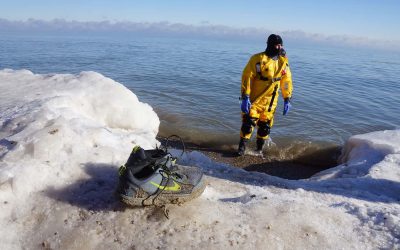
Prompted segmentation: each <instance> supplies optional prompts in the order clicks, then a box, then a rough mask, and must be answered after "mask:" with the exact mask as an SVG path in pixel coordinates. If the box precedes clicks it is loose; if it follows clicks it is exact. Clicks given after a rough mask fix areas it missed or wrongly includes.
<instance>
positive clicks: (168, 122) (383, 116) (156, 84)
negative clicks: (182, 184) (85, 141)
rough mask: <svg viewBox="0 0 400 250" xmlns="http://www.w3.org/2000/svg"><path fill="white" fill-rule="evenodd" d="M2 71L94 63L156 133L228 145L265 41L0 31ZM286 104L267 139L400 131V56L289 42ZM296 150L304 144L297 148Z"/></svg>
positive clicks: (299, 140) (337, 140)
mask: <svg viewBox="0 0 400 250" xmlns="http://www.w3.org/2000/svg"><path fill="white" fill-rule="evenodd" d="M0 44H1V46H0V54H1V58H0V68H12V69H22V68H24V69H29V70H32V71H33V72H34V73H79V72H80V71H87V70H94V71H97V72H100V73H102V74H104V75H106V76H108V77H110V78H112V79H114V80H116V81H118V82H121V83H123V84H124V85H125V86H127V87H128V88H130V89H131V90H132V91H133V92H134V93H135V94H136V95H137V96H138V97H139V99H140V100H141V101H144V102H147V103H149V104H150V105H151V106H153V108H154V109H155V110H156V112H157V113H158V115H159V117H160V120H161V128H160V133H161V134H162V135H168V134H178V135H180V136H182V137H183V138H185V139H186V140H191V141H192V142H196V143H205V144H207V143H208V144H214V145H220V146H221V145H234V144H236V143H237V141H238V137H239V129H240V106H239V101H238V97H239V94H240V80H241V73H242V70H243V67H244V66H245V64H246V63H247V60H248V59H249V57H250V56H251V54H254V53H257V52H260V51H262V50H264V45H265V43H264V41H257V42H234V41H217V40H200V39H197V40H194V39H171V38H149V37H147V38H138V37H124V38H120V39H116V38H100V37H98V38H93V37H92V38H83V37H78V36H74V37H66V36H65V37H54V36H53V37H52V36H40V37H39V36H34V37H32V36H31V37H29V36H9V35H8V36H2V37H0ZM286 50H287V52H288V55H289V60H290V65H291V70H292V73H293V81H294V95H293V109H292V110H291V111H290V112H289V115H288V116H285V117H283V116H282V115H281V113H282V107H281V106H282V100H281V98H280V103H279V105H278V110H277V112H276V115H275V125H274V128H273V129H272V134H271V136H272V138H273V140H274V142H276V143H277V144H278V145H283V146H284V145H292V146H293V145H295V144H296V145H303V146H304V147H307V145H309V144H310V143H314V144H315V143H317V144H318V143H319V144H320V145H323V144H334V145H340V144H342V143H343V142H344V141H345V140H346V139H347V138H348V137H349V136H351V135H353V134H360V133H366V132H371V131H376V130H383V129H394V128H399V124H400V118H399V115H398V113H399V108H398V101H399V100H400V91H399V87H398V86H399V85H398V84H399V80H400V77H399V72H400V56H399V54H398V53H389V52H382V51H372V50H371V51H368V50H355V49H354V48H352V49H349V48H348V49H346V48H333V47H321V46H318V47H316V46H311V45H310V46H308V47H305V46H303V47H301V46H296V44H289V45H287V46H286ZM300 148H301V147H300Z"/></svg>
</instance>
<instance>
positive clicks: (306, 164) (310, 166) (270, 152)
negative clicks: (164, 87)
mask: <svg viewBox="0 0 400 250" xmlns="http://www.w3.org/2000/svg"><path fill="white" fill-rule="evenodd" d="M157 139H158V140H159V141H160V142H161V143H165V138H163V137H159V138H157ZM253 144H254V142H250V143H249V145H248V149H249V151H250V153H249V154H246V155H244V156H240V157H238V156H237V155H236V150H237V145H229V146H227V145H226V144H225V145H222V146H221V144H220V143H215V142H214V143H210V144H207V143H202V144H201V145H199V144H196V143H191V142H187V141H185V146H186V150H188V151H193V150H196V151H200V152H202V153H204V154H205V155H207V156H208V157H209V158H211V159H212V160H214V161H215V162H220V163H226V164H229V165H231V166H235V167H238V168H242V169H245V170H247V171H257V172H262V173H266V174H268V175H272V176H277V177H280V178H284V179H290V180H299V179H307V178H310V177H311V176H313V175H315V174H316V173H319V172H321V171H323V170H326V169H329V168H332V167H336V166H337V165H338V158H339V156H340V153H341V149H342V148H341V146H338V145H334V144H328V143H322V142H321V143H310V142H287V143H286V145H278V146H276V145H275V146H271V147H268V148H266V149H265V150H264V152H263V153H264V158H262V157H260V156H255V155H254V154H252V153H251V149H252V148H253V147H255V145H253ZM169 145H170V146H171V147H172V148H178V149H180V148H181V143H180V142H179V141H174V140H172V141H170V142H169Z"/></svg>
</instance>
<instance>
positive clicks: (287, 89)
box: [240, 52, 293, 139]
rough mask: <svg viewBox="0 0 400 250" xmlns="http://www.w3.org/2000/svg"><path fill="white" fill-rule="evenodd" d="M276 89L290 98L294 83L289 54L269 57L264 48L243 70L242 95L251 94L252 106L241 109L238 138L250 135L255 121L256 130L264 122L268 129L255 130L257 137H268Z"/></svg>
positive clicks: (276, 94) (263, 124) (262, 125)
mask: <svg viewBox="0 0 400 250" xmlns="http://www.w3.org/2000/svg"><path fill="white" fill-rule="evenodd" d="M279 89H281V91H282V97H283V98H284V99H285V98H291V96H292V90H293V85H292V74H291V72H290V68H289V62H288V58H287V57H286V56H277V57H274V58H269V57H268V56H267V55H266V54H265V52H262V53H258V54H255V55H253V56H252V57H251V58H250V60H249V62H248V63H247V65H246V67H245V68H244V70H243V74H242V88H241V93H242V96H244V95H248V96H250V102H251V109H250V112H249V115H247V114H244V113H242V117H243V125H242V129H241V131H240V137H241V138H245V139H250V137H251V134H252V132H253V127H254V125H255V124H257V125H258V127H259V128H258V130H260V129H261V127H265V125H267V127H268V131H265V128H263V129H261V130H263V131H258V132H257V137H258V138H262V139H267V138H268V134H269V128H271V127H272V125H273V121H274V113H275V109H276V106H277V103H278V94H279ZM249 123H250V124H252V125H249ZM246 124H247V126H246Z"/></svg>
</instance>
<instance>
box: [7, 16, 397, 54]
mask: <svg viewBox="0 0 400 250" xmlns="http://www.w3.org/2000/svg"><path fill="white" fill-rule="evenodd" d="M0 31H9V32H10V31H42V32H46V31H47V32H60V31H70V32H74V31H75V32H128V33H129V32H132V33H133V32H144V33H148V34H153V33H160V34H180V35H189V36H195V37H198V36H206V37H216V38H223V37H226V38H232V37H239V38H242V39H243V38H250V39H251V38H257V39H258V38H262V39H265V36H266V34H271V33H277V34H281V35H282V36H284V37H285V39H286V40H296V41H298V40H305V41H312V42H317V43H328V44H338V43H339V44H343V45H350V46H362V47H373V48H380V49H389V50H390V49H392V50H400V40H380V39H371V38H368V37H360V36H352V35H346V34H342V35H326V34H320V33H311V32H306V31H303V30H281V31H279V30H274V29H268V28H256V27H245V28H237V27H232V26H227V25H221V24H210V23H208V22H202V23H201V24H197V25H195V24H184V23H171V22H169V21H160V22H147V21H143V22H133V21H118V20H114V21H113V20H103V21H78V20H66V19H64V18H54V19H51V20H43V19H36V18H27V19H25V20H9V19H5V18H0Z"/></svg>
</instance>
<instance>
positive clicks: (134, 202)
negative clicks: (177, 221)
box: [119, 177, 206, 207]
mask: <svg viewBox="0 0 400 250" xmlns="http://www.w3.org/2000/svg"><path fill="white" fill-rule="evenodd" d="M205 188H206V183H205V181H204V177H202V178H201V180H200V182H199V184H197V186H196V187H195V188H194V189H193V191H192V192H191V193H190V194H178V195H177V194H164V193H160V194H159V193H158V192H156V193H155V194H152V195H149V196H147V197H141V198H136V197H129V196H126V195H122V194H119V197H120V199H121V201H122V202H123V203H125V204H127V205H129V206H133V207H138V206H152V205H156V206H162V205H166V204H181V203H184V202H188V201H191V200H193V199H195V198H197V197H199V196H200V195H201V194H202V193H203V192H204V189H205ZM157 194H158V195H157Z"/></svg>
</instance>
